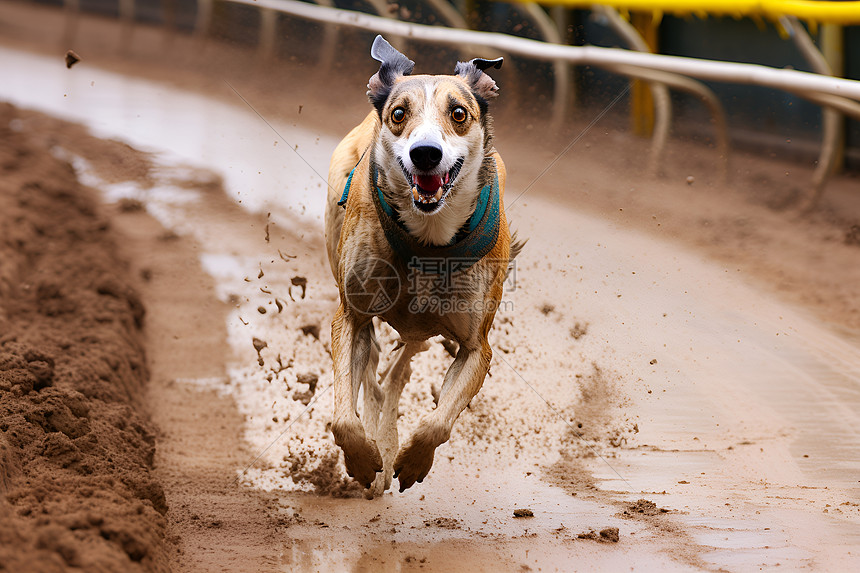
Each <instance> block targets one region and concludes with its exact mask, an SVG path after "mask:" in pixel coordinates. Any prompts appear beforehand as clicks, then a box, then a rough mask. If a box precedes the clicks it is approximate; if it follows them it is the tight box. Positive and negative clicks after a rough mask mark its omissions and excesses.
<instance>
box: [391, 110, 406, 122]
mask: <svg viewBox="0 0 860 573" xmlns="http://www.w3.org/2000/svg"><path fill="white" fill-rule="evenodd" d="M404 119H406V110H405V109H403V108H402V107H395V108H394V111H392V112H391V121H393V122H394V123H403V120H404Z"/></svg>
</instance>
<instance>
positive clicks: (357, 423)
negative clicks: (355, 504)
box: [326, 76, 511, 496]
mask: <svg viewBox="0 0 860 573" xmlns="http://www.w3.org/2000/svg"><path fill="white" fill-rule="evenodd" d="M406 81H409V82H411V83H410V84H408V85H409V86H411V87H410V93H399V94H398V93H396V92H395V95H394V96H392V98H393V101H391V102H389V103H388V104H386V107H385V109H384V110H383V111H382V116H383V118H384V120H387V115H386V114H387V113H390V112H389V109H391V105H397V103H398V102H400V101H401V100H407V99H408V100H410V101H411V100H415V101H417V100H420V99H422V98H425V97H426V94H425V93H420V89H421V88H420V86H426V85H428V84H433V85H438V87H439V88H440V89H439V91H438V92H437V97H435V98H434V102H436V103H435V105H436V107H437V108H438V109H439V110H440V116H441V115H442V114H447V113H448V112H447V111H446V110H447V106H448V101H449V97H452V95H453V96H456V97H458V98H464V100H465V102H464V103H465V104H467V105H468V110H469V112H470V117H471V118H474V117H476V116H477V114H479V109H478V105H477V103H476V101H475V99H474V97H472V96H471V94H470V92H469V91H468V86H467V85H466V83H465V82H464V81H463V80H462V79H461V78H460V77H459V76H444V77H442V78H441V79H440V77H439V76H412V77H408V78H407V79H404V78H401V79H400V80H398V82H406ZM404 85H407V84H405V83H404ZM416 90H418V91H416ZM397 98H401V99H397ZM413 109H414V108H413ZM443 119H444V118H443ZM435 121H442V120H440V119H438V118H437V119H436V120H435ZM470 121H477V120H475V119H470ZM408 127H409V126H408V125H407V126H404V129H403V130H400V131H401V136H402V132H403V131H405V129H406V128H408ZM459 127H460V126H451V125H448V124H446V125H445V128H444V129H445V130H446V134H448V133H450V134H451V136H458V137H469V138H472V139H474V138H476V137H480V147H479V149H478V154H479V156H478V157H477V158H476V159H477V160H478V163H480V161H483V156H484V154H485V153H487V154H489V155H492V156H493V157H494V158H495V161H496V165H497V174H498V180H499V188H500V195H501V197H500V204H501V214H500V230H499V236H498V240H497V242H496V244H495V247H494V248H493V249H492V251H491V252H490V253H489V254H488V255H486V256H485V257H483V258H482V259H481V260H480V261H478V262H477V263H475V264H474V265H473V266H472V267H470V268H469V269H467V270H465V271H462V272H460V273H458V274H457V275H455V276H454V279H453V280H454V281H455V282H456V285H458V286H459V287H461V288H459V289H456V290H455V292H447V293H434V292H419V293H417V294H414V295H413V294H409V293H408V292H406V291H407V288H406V287H407V285H408V284H409V283H408V281H409V277H408V276H407V274H406V271H405V269H404V267H403V265H402V264H400V263H399V262H398V261H397V259H396V255H395V253H394V252H393V251H392V249H391V247H390V245H389V244H388V242H387V240H386V238H385V235H384V234H383V230H382V227H381V224H380V221H379V219H378V216H377V211H376V207H375V205H374V203H373V196H372V192H374V191H373V189H372V186H371V185H370V184H369V182H370V181H371V173H370V155H371V152H370V151H367V150H369V149H375V150H376V153H380V152H381V151H382V145H381V141H383V139H384V137H388V138H392V137H395V136H394V134H393V133H392V132H391V130H388V132H387V133H385V134H383V133H382V132H383V130H386V129H387V127H385V126H383V123H382V122H381V121H380V118H379V114H378V113H377V112H376V111H372V112H371V113H369V114H368V115H367V117H366V118H365V119H364V121H363V122H362V123H361V124H360V125H359V126H357V127H356V128H355V129H353V130H352V131H351V132H350V133H349V134H348V135H347V136H346V137H345V138H344V139H343V141H341V143H340V144H339V145H338V146H337V148H336V149H335V152H334V155H333V156H332V160H331V165H330V169H329V190H328V201H327V206H326V247H327V250H328V257H329V262H330V264H331V268H332V272H333V274H334V276H335V278H336V280H337V283H338V288H339V292H340V305H339V306H338V309H337V312H336V314H335V317H334V319H333V321H332V355H333V359H334V385H335V411H334V420H333V423H332V432H333V434H334V437H335V442H336V443H337V444H338V445H339V446H340V447H341V448H342V449H343V451H344V457H345V462H346V468H347V472H348V473H349V474H350V475H351V476H353V477H354V478H355V479H356V480H357V481H358V482H359V483H361V484H362V485H364V486H365V487H368V488H371V489H370V491H369V495H370V496H372V495H374V494H381V493H382V492H383V491H384V490H385V489H387V488H388V486H389V485H390V483H391V479H392V474H393V473H394V472H396V473H397V475H398V477H399V480H400V488H401V491H403V490H404V489H405V488H408V487H410V486H411V485H413V484H414V483H415V482H416V481H418V482H420V481H421V480H423V479H424V477H425V476H426V475H427V473H428V472H429V471H430V467H431V465H432V463H433V456H434V452H435V449H436V447H438V446H439V445H441V444H442V443H444V442H445V441H447V440H448V438H449V437H450V435H451V429H452V427H453V425H454V422H455V421H456V419H457V417H458V416H459V415H460V413H461V412H462V411H463V409H464V408H465V407H466V406H467V405H468V404H469V402H470V401H471V400H472V398H473V397H474V396H475V395H476V394H477V392H478V391H479V390H480V388H481V385H482V384H483V382H484V378H485V376H486V374H487V371H488V369H489V366H490V360H491V358H492V350H491V348H490V345H489V342H488V341H487V335H488V332H489V330H490V327H491V326H492V323H493V318H494V316H495V313H496V309H497V308H498V305H499V303H500V301H501V298H502V292H503V282H504V280H505V277H506V273H507V267H508V262H509V260H510V257H511V237H510V232H509V230H508V224H507V220H506V218H505V214H504V208H503V206H504V202H503V200H504V188H505V180H506V171H505V165H504V163H503V162H502V159H501V157H500V156H499V154H498V153H497V152H496V151H495V149H493V148H489V149H485V147H484V144H485V141H489V134H484V133H483V130H482V129H481V127H480V125H472V126H468V127H466V126H463V127H465V128H466V129H467V130H469V129H478V130H480V133H475V134H474V137H473V135H472V134H466V135H463V134H462V133H456V131H457V129H458V128H459ZM485 136H487V137H485ZM470 145H472V147H474V145H473V144H470ZM374 146H376V147H374ZM366 151H367V154H366V155H364V158H363V159H362V160H361V162H360V163H359V159H360V158H362V154H364V153H365V152H366ZM356 164H358V166H357V168H356V170H355V174H354V176H353V179H352V184H351V187H350V192H349V199H348V202H347V205H346V209H345V210H344V209H343V208H342V207H340V206H338V205H337V202H338V200H339V199H340V198H341V194H342V192H343V189H344V185H345V183H346V180H347V176H348V174H349V172H350V170H351V169H353V167H356ZM475 176H476V175H475ZM380 177H381V178H386V180H390V181H400V180H402V179H403V175H402V172H401V173H396V172H395V173H383V174H381V176H380ZM398 178H399V179H398ZM473 178H474V177H473ZM465 183H470V184H477V183H471V181H465V182H464V184H465ZM401 184H402V183H401ZM392 185H393V183H392ZM455 193H456V194H460V196H461V197H465V196H468V197H472V196H474V197H477V191H475V190H470V189H465V188H463V189H456V190H455ZM469 193H472V195H468V194H469ZM452 195H454V197H455V198H456V196H457V195H455V194H454V193H452ZM397 200H399V199H397V198H396V197H395V198H393V199H391V202H392V203H394V202H395V201H397ZM475 201H476V199H471V200H470V201H469V202H468V204H463V203H462V201H461V203H459V204H457V203H455V202H454V201H453V200H452V201H451V204H450V205H446V206H445V209H453V208H454V207H456V209H457V210H458V212H456V213H453V214H452V215H453V216H455V217H456V220H457V221H459V223H458V225H461V224H462V222H465V221H466V220H467V219H468V217H469V216H470V215H471V211H472V210H474V207H475ZM402 203H403V205H404V206H405V205H406V202H405V201H403V202H402ZM404 208H406V207H404ZM433 216H436V215H433ZM369 268H370V269H371V270H372V273H373V276H377V275H384V276H383V278H384V279H386V278H391V279H393V280H396V281H399V284H400V285H402V288H401V289H400V295H399V298H397V299H396V301H395V302H394V304H393V305H392V306H391V307H390V308H387V309H385V310H384V311H382V312H379V313H376V316H378V317H379V318H380V319H381V320H384V321H386V322H388V323H389V324H390V325H391V326H392V327H393V328H395V329H396V330H397V332H398V333H399V334H400V337H401V339H402V341H403V342H404V343H405V344H404V345H403V346H402V347H401V348H400V349H399V350H398V351H397V356H396V357H395V359H394V360H393V363H392V366H391V367H390V368H389V369H388V370H387V371H386V372H385V373H384V374H383V377H382V380H381V383H378V382H377V379H376V364H377V363H378V356H379V349H378V347H377V344H376V341H375V338H374V334H373V322H372V318H373V316H371V315H370V314H365V313H363V312H361V311H360V309H357V308H356V306H355V304H354V301H355V300H356V299H355V297H356V296H358V295H361V294H363V292H364V291H363V290H362V289H370V290H371V291H375V290H383V291H386V289H388V288H389V286H386V285H390V284H392V283H391V282H390V281H389V282H387V281H386V280H382V281H378V282H370V283H368V284H361V281H356V280H355V276H356V275H361V274H362V273H365V274H366V272H368V269H369ZM386 292H387V291H386ZM422 294H424V295H433V296H437V297H439V298H441V299H444V300H445V301H447V302H451V303H454V302H457V303H458V304H459V305H462V306H457V308H458V309H459V308H466V310H465V311H462V312H460V311H458V312H450V313H442V314H440V313H434V312H415V311H414V310H411V309H410V302H411V301H412V299H413V297H414V296H421V295H422ZM392 297H393V295H392ZM440 334H441V335H444V336H446V337H448V338H450V339H452V340H455V341H457V342H458V343H459V344H460V350H459V352H458V354H457V356H456V358H455V359H454V362H453V364H452V365H451V366H450V368H449V369H448V372H447V373H446V375H445V379H444V383H443V385H442V389H441V392H440V397H439V403H438V406H437V407H436V409H435V410H433V411H432V412H430V413H428V414H427V415H425V416H424V418H423V419H422V421H421V423H420V425H419V427H418V429H417V430H416V431H415V433H414V434H413V435H412V436H410V437H409V438H408V440H407V441H406V442H405V444H404V445H403V447H402V448H400V449H399V450H398V436H397V405H398V402H399V399H400V394H401V392H402V390H403V387H404V386H405V384H406V382H407V381H408V379H409V375H410V373H411V369H410V367H409V362H410V360H411V358H412V357H413V356H414V355H415V354H416V353H418V352H420V351H422V350H424V349H425V348H426V347H427V345H426V340H427V339H428V338H430V337H433V336H436V335H440ZM361 387H363V388H364V409H363V412H362V419H359V415H358V408H357V406H358V396H359V389H360V388H361ZM378 472H381V473H379V475H377V473H378Z"/></svg>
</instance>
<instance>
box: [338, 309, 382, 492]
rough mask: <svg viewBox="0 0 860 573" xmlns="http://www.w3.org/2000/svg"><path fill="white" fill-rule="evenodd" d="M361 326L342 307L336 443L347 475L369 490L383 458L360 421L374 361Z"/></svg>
mask: <svg viewBox="0 0 860 573" xmlns="http://www.w3.org/2000/svg"><path fill="white" fill-rule="evenodd" d="M359 330H360V325H358V324H356V320H355V317H353V316H351V315H350V314H348V313H347V312H345V310H344V306H343V304H341V305H340V306H339V307H338V309H337V312H336V313H335V315H334V320H332V323H331V341H332V344H331V346H332V355H333V357H334V420H333V421H332V425H331V431H332V434H334V442H335V443H336V444H337V445H338V446H340V448H341V449H342V450H343V457H344V462H345V464H346V473H348V474H349V476H350V477H353V478H355V480H356V481H357V482H358V483H360V484H361V485H363V486H364V487H366V488H368V487H370V485H371V484H372V483H373V480H374V478H375V477H376V473H377V472H381V471H382V456H380V455H379V448H378V447H377V446H376V443H375V442H373V441H371V440H368V439H367V436H366V435H365V433H364V428H363V427H362V425H361V420H359V418H358V412H357V409H356V407H357V404H358V391H359V388H360V387H361V381H362V374H363V373H364V372H365V370H366V368H367V364H368V361H369V360H370V352H371V348H370V345H371V344H372V340H371V337H369V336H360V335H359Z"/></svg>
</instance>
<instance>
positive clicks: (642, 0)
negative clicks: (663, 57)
mask: <svg viewBox="0 0 860 573" xmlns="http://www.w3.org/2000/svg"><path fill="white" fill-rule="evenodd" d="M496 1H502V0H496ZM504 1H505V2H528V1H530V0H504ZM537 3H538V4H541V5H544V6H565V7H567V8H588V7H590V6H592V5H594V4H602V5H604V6H611V7H613V8H615V9H617V10H621V11H626V10H639V11H647V12H655V11H657V12H668V13H673V14H704V13H707V14H711V15H713V16H733V17H741V16H759V17H764V18H769V19H771V20H776V19H779V18H781V17H783V16H795V17H797V18H800V19H801V20H810V21H814V22H825V23H828V24H844V25H850V24H860V2H857V1H855V2H826V1H815V0H597V1H595V0H590V1H589V0H538V1H537Z"/></svg>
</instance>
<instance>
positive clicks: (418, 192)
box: [401, 158, 463, 213]
mask: <svg viewBox="0 0 860 573" xmlns="http://www.w3.org/2000/svg"><path fill="white" fill-rule="evenodd" d="M401 167H403V174H404V175H406V180H407V181H409V182H410V183H411V184H412V204H413V205H415V208H416V209H418V210H419V211H421V212H423V213H435V212H436V211H438V210H439V209H440V208H441V207H442V205H443V204H444V202H445V198H446V197H447V196H448V192H449V191H451V187H453V186H454V180H455V179H456V178H457V175H458V174H459V173H460V168H462V167H463V159H462V158H460V159H458V160H457V161H456V162H454V166H453V167H452V168H451V169H449V170H448V171H446V172H444V173H442V174H435V173H434V174H428V175H424V174H419V173H409V171H408V170H407V169H406V168H405V166H403V165H402V164H401Z"/></svg>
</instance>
